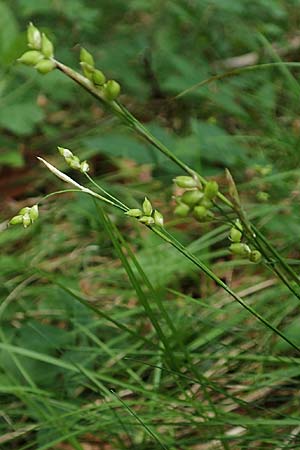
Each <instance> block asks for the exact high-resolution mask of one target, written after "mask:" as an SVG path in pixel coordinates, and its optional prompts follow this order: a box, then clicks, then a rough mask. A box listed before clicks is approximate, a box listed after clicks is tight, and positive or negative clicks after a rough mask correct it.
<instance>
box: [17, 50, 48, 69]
mask: <svg viewBox="0 0 300 450" xmlns="http://www.w3.org/2000/svg"><path fill="white" fill-rule="evenodd" d="M42 59H43V55H42V54H41V52H38V51H37V50H29V51H28V52H25V53H23V55H22V56H20V58H18V61H19V62H20V63H22V64H26V65H27V66H35V65H36V64H37V63H38V62H39V61H41V60H42Z"/></svg>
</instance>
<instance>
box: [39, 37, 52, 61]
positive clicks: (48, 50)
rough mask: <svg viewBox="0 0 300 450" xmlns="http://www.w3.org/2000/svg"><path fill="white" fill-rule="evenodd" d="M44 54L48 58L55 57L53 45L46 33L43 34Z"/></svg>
mask: <svg viewBox="0 0 300 450" xmlns="http://www.w3.org/2000/svg"><path fill="white" fill-rule="evenodd" d="M42 53H43V55H44V56H45V57H46V58H52V57H53V55H54V49H53V44H52V42H51V41H50V39H49V38H48V37H47V36H46V35H45V33H43V34H42Z"/></svg>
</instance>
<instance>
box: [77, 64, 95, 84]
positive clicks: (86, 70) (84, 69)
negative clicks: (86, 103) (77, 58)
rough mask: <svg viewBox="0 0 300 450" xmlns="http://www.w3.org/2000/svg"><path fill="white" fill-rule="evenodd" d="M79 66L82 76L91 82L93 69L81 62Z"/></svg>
mask: <svg viewBox="0 0 300 450" xmlns="http://www.w3.org/2000/svg"><path fill="white" fill-rule="evenodd" d="M80 65H81V68H82V72H83V75H84V76H85V77H86V78H88V79H89V80H91V81H92V80H93V73H94V71H95V69H94V67H93V66H91V65H90V64H88V63H85V62H81V63H80Z"/></svg>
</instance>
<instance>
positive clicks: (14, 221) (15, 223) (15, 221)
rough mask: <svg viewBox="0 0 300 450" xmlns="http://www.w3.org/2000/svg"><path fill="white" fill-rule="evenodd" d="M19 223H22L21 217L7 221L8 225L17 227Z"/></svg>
mask: <svg viewBox="0 0 300 450" xmlns="http://www.w3.org/2000/svg"><path fill="white" fill-rule="evenodd" d="M19 223H23V215H18V216H14V217H12V219H10V221H9V225H18V224H19Z"/></svg>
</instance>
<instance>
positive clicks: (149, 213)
mask: <svg viewBox="0 0 300 450" xmlns="http://www.w3.org/2000/svg"><path fill="white" fill-rule="evenodd" d="M125 214H126V215H127V216H130V217H135V218H136V219H138V221H139V222H142V223H144V224H145V225H148V226H151V225H157V226H159V227H163V225H164V219H163V216H162V214H161V213H160V212H159V211H157V209H153V208H152V205H151V202H150V201H149V200H148V199H147V197H145V200H144V201H143V204H142V209H129V210H128V211H127V212H126V213H125Z"/></svg>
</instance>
